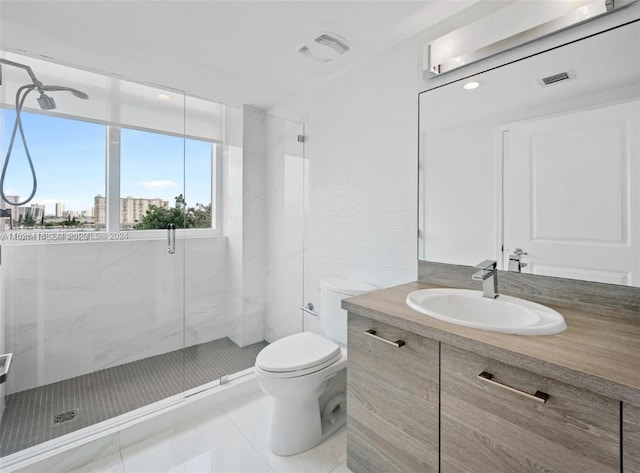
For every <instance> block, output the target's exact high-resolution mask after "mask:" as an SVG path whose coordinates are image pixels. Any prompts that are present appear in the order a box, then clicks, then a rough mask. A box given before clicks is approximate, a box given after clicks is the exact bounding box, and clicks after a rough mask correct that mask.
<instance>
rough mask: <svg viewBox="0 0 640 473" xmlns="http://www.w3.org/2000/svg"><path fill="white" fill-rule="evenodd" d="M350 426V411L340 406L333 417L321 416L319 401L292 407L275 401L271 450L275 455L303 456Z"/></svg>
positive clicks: (270, 441) (270, 442)
mask: <svg viewBox="0 0 640 473" xmlns="http://www.w3.org/2000/svg"><path fill="white" fill-rule="evenodd" d="M346 423H347V410H346V409H344V408H340V407H337V408H336V409H335V411H334V412H333V415H332V416H331V418H330V419H329V418H326V419H323V418H321V417H320V412H319V407H318V400H317V399H315V400H313V402H312V403H311V405H309V404H303V403H300V404H297V405H292V404H291V403H290V402H288V403H284V402H274V406H273V417H272V422H271V436H270V439H269V450H271V451H272V452H273V453H275V454H276V455H281V456H289V455H295V454H297V453H302V452H304V451H306V450H309V449H310V448H313V447H315V446H316V445H318V444H320V443H322V442H323V441H324V440H325V439H327V438H329V437H331V436H332V435H333V434H334V433H336V432H337V431H338V430H340V429H341V428H342V427H344V425H345V424H346Z"/></svg>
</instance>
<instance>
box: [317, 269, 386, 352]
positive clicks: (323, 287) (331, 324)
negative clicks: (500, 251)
mask: <svg viewBox="0 0 640 473" xmlns="http://www.w3.org/2000/svg"><path fill="white" fill-rule="evenodd" d="M376 289H377V287H375V286H371V285H369V284H365V283H361V282H357V281H350V280H348V279H341V278H326V279H321V280H320V329H321V330H322V335H324V336H325V337H326V338H328V339H330V340H332V341H334V342H336V343H338V344H340V345H342V346H345V347H346V346H347V311H346V310H344V309H342V308H341V307H340V303H341V301H342V299H344V298H345V297H351V296H357V295H359V294H364V293H365V292H369V291H374V290H376Z"/></svg>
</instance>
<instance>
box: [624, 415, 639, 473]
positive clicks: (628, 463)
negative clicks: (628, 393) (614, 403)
mask: <svg viewBox="0 0 640 473" xmlns="http://www.w3.org/2000/svg"><path fill="white" fill-rule="evenodd" d="M622 417H623V423H622V442H623V446H622V452H623V455H624V458H623V460H622V464H623V465H624V472H625V473H627V472H629V473H634V472H640V406H635V405H633V404H628V403H625V404H624V405H623V406H622Z"/></svg>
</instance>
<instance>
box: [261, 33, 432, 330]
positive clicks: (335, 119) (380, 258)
mask: <svg viewBox="0 0 640 473" xmlns="http://www.w3.org/2000/svg"><path fill="white" fill-rule="evenodd" d="M421 45H422V42H421V41H410V42H407V43H405V44H403V45H402V46H400V47H397V48H394V49H392V50H390V51H388V52H386V53H383V54H381V55H380V56H379V57H378V58H377V59H376V60H375V61H374V62H370V63H367V64H364V65H362V66H360V67H358V68H356V69H353V70H351V71H348V72H347V73H345V74H344V75H342V76H340V77H338V78H336V79H335V80H333V81H332V82H331V83H329V84H327V85H326V86H325V87H323V88H322V89H320V90H316V91H313V95H307V96H304V97H296V98H295V99H292V100H291V101H290V102H289V103H288V104H283V105H282V106H281V107H278V108H276V109H274V110H272V112H273V113H274V114H276V115H280V116H287V117H291V118H294V119H298V120H302V121H304V123H305V134H306V141H305V159H306V160H308V163H309V188H308V190H307V192H308V195H307V198H308V209H307V214H306V217H307V219H306V222H305V261H304V264H305V273H304V282H305V291H304V303H305V304H306V303H307V302H312V303H313V304H314V305H315V306H316V308H318V309H319V310H321V308H320V298H319V292H318V288H319V281H320V279H321V278H323V277H330V276H338V277H344V278H348V279H354V280H358V281H362V282H366V283H369V284H373V285H376V286H380V287H383V286H391V285H395V284H399V283H403V282H407V281H410V280H414V279H415V278H416V274H417V258H416V235H415V233H416V213H417V206H416V201H417V195H416V188H417V173H416V167H417V164H416V163H417V152H418V150H417V133H418V132H417V113H418V108H417V90H418V84H419V76H418V73H417V71H418V70H419V58H420V46H421ZM307 322H308V323H307V326H306V328H307V329H314V330H317V320H316V319H311V318H308V319H307Z"/></svg>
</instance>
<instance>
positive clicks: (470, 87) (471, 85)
mask: <svg viewBox="0 0 640 473" xmlns="http://www.w3.org/2000/svg"><path fill="white" fill-rule="evenodd" d="M478 87H480V82H475V81H474V82H467V83H466V84H464V85H463V86H462V88H463V89H464V90H473V89H477V88H478Z"/></svg>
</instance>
